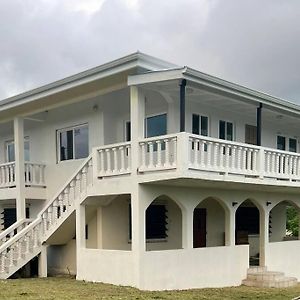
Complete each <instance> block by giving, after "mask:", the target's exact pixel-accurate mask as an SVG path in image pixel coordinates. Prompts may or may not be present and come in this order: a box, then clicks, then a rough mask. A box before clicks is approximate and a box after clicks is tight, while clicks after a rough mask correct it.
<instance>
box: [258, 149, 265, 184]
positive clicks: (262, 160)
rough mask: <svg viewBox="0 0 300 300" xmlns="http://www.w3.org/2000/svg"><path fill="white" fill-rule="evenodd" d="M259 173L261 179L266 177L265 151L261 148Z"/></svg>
mask: <svg viewBox="0 0 300 300" xmlns="http://www.w3.org/2000/svg"><path fill="white" fill-rule="evenodd" d="M258 153H259V154H258V160H257V161H258V167H257V170H258V173H259V178H260V179H263V178H264V175H265V149H264V148H263V147H260V149H259V152H258Z"/></svg>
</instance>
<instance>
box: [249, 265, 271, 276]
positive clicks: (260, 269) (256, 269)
mask: <svg viewBox="0 0 300 300" xmlns="http://www.w3.org/2000/svg"><path fill="white" fill-rule="evenodd" d="M258 272H267V267H259V266H255V267H254V266H253V267H250V268H249V269H248V274H252V273H258Z"/></svg>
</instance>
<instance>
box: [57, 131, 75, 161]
mask: <svg viewBox="0 0 300 300" xmlns="http://www.w3.org/2000/svg"><path fill="white" fill-rule="evenodd" d="M68 159H73V130H68V131H64V132H61V133H60V160H68Z"/></svg>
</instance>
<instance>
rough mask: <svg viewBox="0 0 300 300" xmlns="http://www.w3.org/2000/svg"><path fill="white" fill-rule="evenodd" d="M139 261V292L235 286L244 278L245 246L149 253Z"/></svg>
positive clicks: (245, 264)
mask: <svg viewBox="0 0 300 300" xmlns="http://www.w3.org/2000/svg"><path fill="white" fill-rule="evenodd" d="M141 259H142V261H141V269H140V272H141V273H140V276H141V279H140V285H139V288H141V289H143V290H172V289H188V288H201V287H208V286H209V287H224V286H237V285H240V284H241V279H242V278H246V273H247V268H248V247H247V246H235V247H213V248H198V249H190V250H186V249H185V250H167V251H153V252H147V253H145V254H143V255H142V258H141Z"/></svg>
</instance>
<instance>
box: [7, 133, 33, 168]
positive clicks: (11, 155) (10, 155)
mask: <svg viewBox="0 0 300 300" xmlns="http://www.w3.org/2000/svg"><path fill="white" fill-rule="evenodd" d="M24 160H25V161H29V160H30V146H29V138H28V137H25V138H24ZM6 161H7V162H13V161H15V142H14V141H9V142H6Z"/></svg>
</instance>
